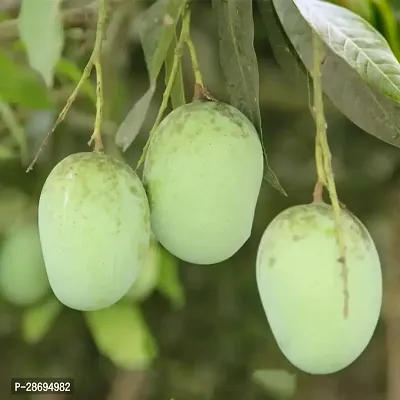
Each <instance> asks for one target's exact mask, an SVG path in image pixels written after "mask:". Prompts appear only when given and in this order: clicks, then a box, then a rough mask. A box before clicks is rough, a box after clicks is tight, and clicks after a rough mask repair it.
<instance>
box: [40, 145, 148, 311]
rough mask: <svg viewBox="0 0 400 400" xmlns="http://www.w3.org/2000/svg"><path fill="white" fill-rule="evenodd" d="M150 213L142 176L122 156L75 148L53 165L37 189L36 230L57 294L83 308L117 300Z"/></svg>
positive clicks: (141, 247)
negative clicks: (38, 191) (37, 229)
mask: <svg viewBox="0 0 400 400" xmlns="http://www.w3.org/2000/svg"><path fill="white" fill-rule="evenodd" d="M149 213H150V210H149V204H148V201H147V196H146V193H145V190H144V188H143V186H142V183H141V182H140V180H139V178H138V176H137V175H136V174H135V172H134V171H133V170H132V169H131V168H130V167H129V166H128V165H126V164H125V163H123V162H121V161H119V160H116V159H114V158H112V157H109V156H107V155H104V154H99V153H78V154H72V155H70V156H68V157H67V158H65V159H64V160H62V161H61V162H60V163H59V164H58V165H56V166H55V168H54V169H53V170H52V172H51V173H50V175H49V176H48V178H47V180H46V182H45V184H44V187H43V190H42V193H41V196H40V202H39V230H40V240H41V243H42V248H43V256H44V260H45V264H46V269H47V274H48V277H49V280H50V284H51V287H52V289H53V291H54V294H55V295H56V296H57V298H58V299H59V300H60V302H62V303H63V304H65V305H66V306H68V307H70V308H74V309H77V310H83V311H88V310H99V309H102V308H105V307H108V306H110V305H112V304H114V303H116V302H117V301H118V300H120V299H121V298H122V297H123V296H124V295H125V294H126V292H127V291H128V290H129V288H130V287H131V286H132V284H133V282H134V281H135V279H136V277H137V275H138V272H139V269H140V267H141V266H142V264H143V260H144V258H145V256H146V254H147V251H148V248H149V242H150V214H149Z"/></svg>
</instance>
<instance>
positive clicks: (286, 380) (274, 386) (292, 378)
mask: <svg viewBox="0 0 400 400" xmlns="http://www.w3.org/2000/svg"><path fill="white" fill-rule="evenodd" d="M253 380H254V381H255V382H256V383H257V384H259V385H261V386H262V387H263V388H264V390H265V391H266V392H267V393H268V394H269V395H270V396H272V397H274V398H275V399H282V400H283V399H290V398H292V397H293V395H294V394H295V392H296V386H297V378H296V375H294V374H290V373H289V372H287V371H284V370H279V369H263V370H258V371H255V372H254V373H253Z"/></svg>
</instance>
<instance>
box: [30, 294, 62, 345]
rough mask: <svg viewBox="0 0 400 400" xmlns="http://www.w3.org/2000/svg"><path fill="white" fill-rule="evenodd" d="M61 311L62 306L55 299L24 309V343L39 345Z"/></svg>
mask: <svg viewBox="0 0 400 400" xmlns="http://www.w3.org/2000/svg"><path fill="white" fill-rule="evenodd" d="M61 310H62V305H61V303H60V302H59V301H58V300H57V299H55V298H51V299H49V300H47V301H46V302H45V303H43V304H39V305H35V306H32V307H30V308H28V309H26V310H25V311H24V313H23V314H22V337H23V339H24V340H25V342H27V343H29V344H36V343H39V342H40V341H41V340H42V339H43V338H44V337H45V335H46V334H47V333H48V332H49V331H50V329H51V328H52V326H53V324H54V321H55V319H56V318H57V317H58V315H59V314H60V312H61Z"/></svg>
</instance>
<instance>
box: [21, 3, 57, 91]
mask: <svg viewBox="0 0 400 400" xmlns="http://www.w3.org/2000/svg"><path fill="white" fill-rule="evenodd" d="M61 2H62V0H52V1H43V0H22V1H21V9H20V13H19V17H18V28H19V33H20V38H21V40H22V42H23V43H24V45H25V49H26V52H27V54H28V60H29V63H30V65H31V67H32V68H33V69H35V70H36V71H37V72H39V73H40V74H41V75H42V77H43V79H44V80H45V82H46V84H47V86H48V87H52V86H53V78H54V68H55V66H56V64H57V62H58V60H59V59H60V57H61V53H62V50H63V47H64V28H63V21H62V16H61Z"/></svg>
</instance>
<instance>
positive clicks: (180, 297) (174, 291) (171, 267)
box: [158, 246, 185, 308]
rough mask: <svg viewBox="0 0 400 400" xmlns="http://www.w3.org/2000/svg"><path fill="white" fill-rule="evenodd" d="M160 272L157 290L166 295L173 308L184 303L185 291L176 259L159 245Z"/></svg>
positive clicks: (179, 306)
mask: <svg viewBox="0 0 400 400" xmlns="http://www.w3.org/2000/svg"><path fill="white" fill-rule="evenodd" d="M160 249H161V251H160V257H161V261H160V272H159V278H158V290H159V291H160V292H161V293H162V294H163V295H164V296H165V297H167V298H168V299H169V300H170V301H171V303H172V305H173V306H174V307H175V308H181V307H183V306H184V304H185V292H184V290H183V286H182V283H181V281H180V278H179V270H178V259H177V258H176V257H174V256H173V255H172V254H171V253H169V252H168V251H167V250H165V249H164V248H163V247H161V246H160Z"/></svg>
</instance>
